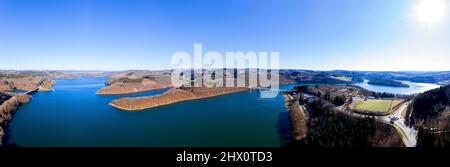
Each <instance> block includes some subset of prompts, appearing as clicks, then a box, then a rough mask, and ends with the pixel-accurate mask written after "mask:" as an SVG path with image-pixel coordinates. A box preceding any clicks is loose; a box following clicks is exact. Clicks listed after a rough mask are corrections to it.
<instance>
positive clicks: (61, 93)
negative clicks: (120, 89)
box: [7, 78, 294, 147]
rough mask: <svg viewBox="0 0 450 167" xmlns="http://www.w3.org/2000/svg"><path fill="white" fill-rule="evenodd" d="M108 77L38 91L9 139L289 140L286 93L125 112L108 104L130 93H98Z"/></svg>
mask: <svg viewBox="0 0 450 167" xmlns="http://www.w3.org/2000/svg"><path fill="white" fill-rule="evenodd" d="M105 80H106V79H105V78H79V79H76V80H57V85H56V86H55V91H53V92H39V93H36V94H34V95H33V100H31V101H30V103H28V104H26V105H23V106H21V107H20V109H19V110H18V112H17V113H16V114H15V116H14V119H13V120H12V121H11V124H10V126H9V130H8V137H7V142H8V143H9V144H16V145H18V146H219V147H222V146H223V147H225V146H281V145H282V144H283V143H285V141H288V138H289V134H290V133H289V121H288V120H289V119H288V116H287V113H286V111H285V109H284V99H283V96H281V95H279V96H278V97H276V98H273V99H260V98H259V92H257V91H254V92H241V93H236V94H230V95H225V96H219V97H213V98H208V99H201V100H194V101H186V102H181V103H176V104H173V105H168V106H161V107H157V108H153V109H148V110H145V111H140V112H125V111H121V110H118V109H115V108H113V107H111V106H109V105H108V103H109V102H110V101H112V100H114V99H117V98H120V97H127V96H130V95H125V96H101V95H96V94H95V92H96V91H97V90H98V89H100V88H102V87H104V84H103V83H104V81H105ZM293 86H294V85H287V86H283V87H282V88H283V89H290V88H292V87H293ZM164 91H165V90H158V91H151V92H147V93H141V94H133V95H131V96H144V95H145V96H147V95H155V94H160V93H163V92H164Z"/></svg>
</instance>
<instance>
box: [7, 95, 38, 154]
mask: <svg viewBox="0 0 450 167" xmlns="http://www.w3.org/2000/svg"><path fill="white" fill-rule="evenodd" d="M30 99H31V96H29V95H25V94H18V95H15V96H13V97H11V98H9V99H8V100H6V101H4V102H3V103H1V105H0V146H2V145H3V142H4V141H3V137H4V136H5V130H4V129H5V127H6V126H7V125H8V122H9V120H11V118H12V116H13V114H14V113H15V112H16V111H17V109H18V107H19V106H20V105H21V104H25V103H28V102H29V101H30Z"/></svg>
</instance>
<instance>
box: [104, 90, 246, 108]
mask: <svg viewBox="0 0 450 167" xmlns="http://www.w3.org/2000/svg"><path fill="white" fill-rule="evenodd" d="M248 90H249V89H248V88H235V87H220V88H206V87H201V88H172V89H170V90H168V91H166V92H165V93H163V94H160V95H156V96H148V97H138V98H121V99H117V100H114V101H112V102H111V103H110V105H111V106H113V107H116V108H118V109H121V110H127V111H137V110H143V109H148V108H153V107H158V106H163V105H168V104H173V103H177V102H181V101H187V100H194V99H202V98H208V97H213V96H219V95H224V94H230V93H235V92H241V91H248Z"/></svg>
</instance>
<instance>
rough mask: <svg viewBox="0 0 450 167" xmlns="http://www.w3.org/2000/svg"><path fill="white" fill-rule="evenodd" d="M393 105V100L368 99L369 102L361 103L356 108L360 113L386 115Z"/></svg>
mask: <svg viewBox="0 0 450 167" xmlns="http://www.w3.org/2000/svg"><path fill="white" fill-rule="evenodd" d="M391 103H392V100H382V99H368V100H367V101H361V102H360V103H359V104H358V105H356V106H355V109H356V110H359V111H367V112H376V113H385V112H389V110H390V108H391Z"/></svg>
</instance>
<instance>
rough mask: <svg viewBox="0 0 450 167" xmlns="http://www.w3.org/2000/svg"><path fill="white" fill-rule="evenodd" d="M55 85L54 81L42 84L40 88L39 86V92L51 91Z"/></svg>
mask: <svg viewBox="0 0 450 167" xmlns="http://www.w3.org/2000/svg"><path fill="white" fill-rule="evenodd" d="M55 84H56V81H55V80H49V81H44V82H42V84H41V86H39V91H40V92H49V91H53V86H54V85H55Z"/></svg>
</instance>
